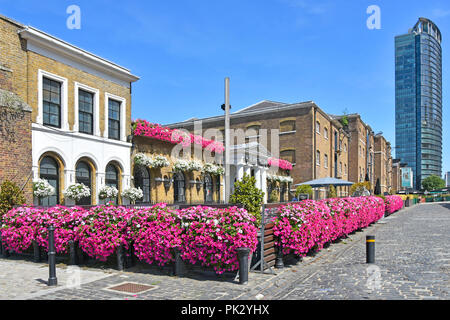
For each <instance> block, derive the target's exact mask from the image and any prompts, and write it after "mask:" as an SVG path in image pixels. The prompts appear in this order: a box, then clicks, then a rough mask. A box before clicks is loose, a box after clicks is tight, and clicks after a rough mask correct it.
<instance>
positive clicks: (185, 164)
mask: <svg viewBox="0 0 450 320" xmlns="http://www.w3.org/2000/svg"><path fill="white" fill-rule="evenodd" d="M173 169H174V170H175V171H177V172H186V171H202V169H203V165H202V164H201V162H199V161H196V160H183V159H180V160H177V161H176V162H175V163H174V164H173Z"/></svg>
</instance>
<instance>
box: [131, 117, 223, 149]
mask: <svg viewBox="0 0 450 320" xmlns="http://www.w3.org/2000/svg"><path fill="white" fill-rule="evenodd" d="M132 126H133V134H134V135H135V136H143V137H149V138H153V139H157V140H162V141H167V142H170V143H173V144H179V143H180V144H182V145H183V146H185V147H187V146H190V145H192V144H196V145H200V146H201V147H202V148H204V149H206V150H209V151H211V152H216V153H219V154H221V153H223V152H224V150H225V147H224V146H223V144H222V143H221V142H218V141H214V140H208V139H205V138H203V137H202V136H197V135H193V134H191V133H187V132H184V131H181V130H177V129H170V128H167V127H163V126H161V125H159V124H155V123H150V122H148V121H146V120H141V119H138V120H136V121H135V122H134V123H133V124H132Z"/></svg>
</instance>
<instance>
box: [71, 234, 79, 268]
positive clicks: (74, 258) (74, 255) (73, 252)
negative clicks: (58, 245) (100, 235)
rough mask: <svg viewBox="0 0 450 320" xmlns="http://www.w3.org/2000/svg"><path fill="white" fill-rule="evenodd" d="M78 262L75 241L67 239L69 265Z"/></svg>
mask: <svg viewBox="0 0 450 320" xmlns="http://www.w3.org/2000/svg"><path fill="white" fill-rule="evenodd" d="M77 264H78V254H77V243H76V242H75V241H73V240H70V241H69V265H71V266H74V265H77Z"/></svg>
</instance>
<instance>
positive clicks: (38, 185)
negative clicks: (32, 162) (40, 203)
mask: <svg viewBox="0 0 450 320" xmlns="http://www.w3.org/2000/svg"><path fill="white" fill-rule="evenodd" d="M55 191H56V190H55V188H54V187H52V186H51V185H50V184H49V183H48V181H47V180H45V179H36V180H34V181H33V194H34V196H35V197H38V198H45V197H49V196H52V195H54V194H55Z"/></svg>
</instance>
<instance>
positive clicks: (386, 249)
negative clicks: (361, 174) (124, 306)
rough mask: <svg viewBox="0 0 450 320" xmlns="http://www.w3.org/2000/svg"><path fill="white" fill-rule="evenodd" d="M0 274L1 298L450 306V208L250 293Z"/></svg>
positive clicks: (197, 285)
mask: <svg viewBox="0 0 450 320" xmlns="http://www.w3.org/2000/svg"><path fill="white" fill-rule="evenodd" d="M368 234H370V235H375V236H376V264H374V265H368V264H366V263H365V236H366V235H368ZM0 268H1V269H0V270H1V271H0V272H1V273H0V288H1V291H0V299H14V298H15V299H56V300H60V299H83V300H85V299H94V300H111V299H113V300H124V299H128V300H134V299H138V300H141V299H142V300H144V299H145V300H151V299H158V300H161V299H179V300H190V299H192V300H222V299H226V300H232V299H238V300H240V299H245V300H266V299H276V300H285V299H293V300H297V299H358V300H362V299H449V298H450V204H436V203H432V204H421V205H418V206H415V207H412V208H407V209H405V210H402V211H400V212H398V213H395V214H394V215H391V216H389V217H387V218H385V219H383V220H381V221H379V222H378V223H376V224H374V225H372V226H370V227H369V228H367V229H365V230H364V231H360V232H356V233H354V234H352V235H350V236H349V237H348V238H346V239H343V240H341V241H340V242H337V243H334V244H331V245H330V246H329V247H328V248H326V249H323V250H322V251H321V252H319V253H317V254H315V255H313V256H308V257H305V258H304V259H302V261H300V262H297V263H294V261H291V263H289V264H287V265H286V267H285V268H284V269H282V270H276V272H277V274H276V275H268V274H259V273H253V272H252V273H250V275H249V283H248V285H246V286H241V285H239V284H238V282H237V281H236V280H235V279H234V275H230V274H228V275H225V276H216V275H215V274H213V273H212V272H209V271H207V272H205V271H202V270H197V269H196V270H190V271H189V273H188V274H187V275H186V276H185V277H182V278H178V277H174V276H171V275H170V273H171V272H170V269H159V268H155V267H148V266H145V265H138V266H136V267H134V268H131V269H127V271H125V272H118V271H115V270H112V269H108V270H101V269H98V268H81V274H80V279H81V282H82V284H81V285H80V286H78V287H74V288H68V287H67V283H69V284H70V277H71V275H70V274H69V273H70V272H68V271H66V269H64V268H62V267H61V268H58V270H57V276H58V281H59V283H60V285H59V286H58V287H56V288H53V289H48V288H47V287H46V285H45V283H44V282H43V281H42V279H45V280H46V279H47V278H48V269H47V267H46V265H45V264H34V263H32V262H24V261H21V260H11V259H7V260H5V259H0ZM16 274H19V276H18V275H16ZM72 276H73V273H72ZM36 279H41V281H38V280H36ZM124 282H134V283H140V284H146V285H149V286H151V287H152V288H151V290H149V291H146V292H144V293H141V294H138V295H130V294H124V293H118V292H111V291H110V290H108V289H107V288H109V287H111V286H114V285H118V284H121V283H124ZM3 286H4V287H5V289H6V290H4V288H3Z"/></svg>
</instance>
